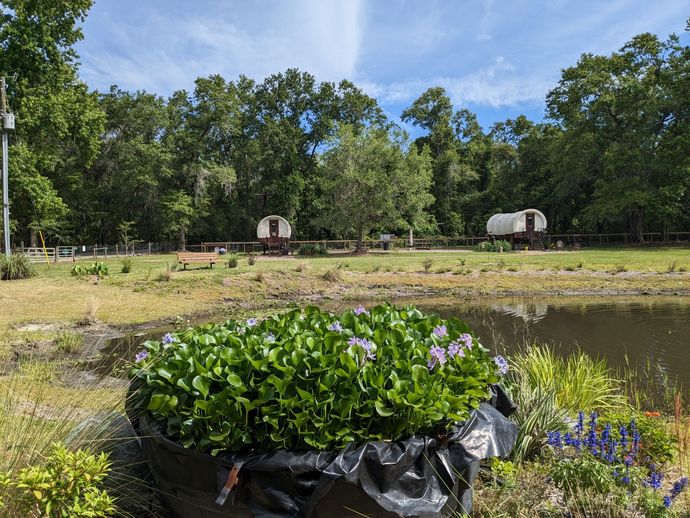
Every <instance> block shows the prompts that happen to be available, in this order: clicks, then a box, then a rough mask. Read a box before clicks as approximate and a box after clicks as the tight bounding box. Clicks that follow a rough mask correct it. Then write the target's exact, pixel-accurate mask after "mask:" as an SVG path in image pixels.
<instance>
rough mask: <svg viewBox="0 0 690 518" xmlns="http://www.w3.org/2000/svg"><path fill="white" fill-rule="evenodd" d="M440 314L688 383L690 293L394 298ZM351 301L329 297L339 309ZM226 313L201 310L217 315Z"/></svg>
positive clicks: (122, 345) (124, 351) (135, 339)
mask: <svg viewBox="0 0 690 518" xmlns="http://www.w3.org/2000/svg"><path fill="white" fill-rule="evenodd" d="M395 302H396V303H398V304H406V303H414V304H415V305H417V306H418V307H419V308H420V309H423V310H425V311H433V312H437V313H439V314H440V315H441V316H443V317H445V318H447V317H451V316H455V317H458V318H460V319H461V320H464V321H466V322H467V323H468V324H469V325H470V326H471V327H472V329H473V330H474V332H475V334H476V335H477V336H479V338H480V340H481V342H482V343H483V344H484V345H485V346H486V347H488V348H490V349H492V350H497V351H500V352H503V353H507V354H509V353H510V351H511V350H514V348H516V347H520V346H522V345H524V344H526V343H534V342H537V343H540V344H551V345H553V346H554V347H555V348H556V350H558V351H559V352H561V353H562V354H567V353H568V351H571V350H573V349H574V348H580V349H582V350H584V351H586V352H588V353H590V354H592V355H594V356H599V357H604V358H606V359H607V360H608V362H609V364H610V365H612V366H614V367H624V366H625V365H626V361H627V363H628V365H630V366H631V367H634V368H638V369H640V368H641V369H646V370H647V371H649V372H651V373H652V375H653V376H654V377H656V378H657V381H659V382H662V383H663V382H664V378H668V379H669V380H670V381H672V382H675V381H678V382H681V383H682V384H683V385H684V386H686V387H687V386H690V299H688V298H682V297H663V298H638V299H626V300H621V299H620V298H614V299H598V298H594V299H593V298H571V297H561V298H539V299H535V298H492V299H472V300H459V299H453V298H448V297H444V298H425V299H416V300H409V299H405V300H398V301H395ZM354 305H357V304H353V303H349V302H348V303H347V304H343V303H338V304H337V305H333V304H329V305H328V309H329V310H332V311H339V310H341V309H344V308H345V307H352V306H354ZM224 318H225V317H222V316H219V317H218V318H213V317H208V318H207V320H208V321H214V320H217V321H222V320H224ZM168 330H169V329H162V328H161V329H154V330H150V331H148V332H146V333H139V334H134V335H129V336H126V337H123V338H117V339H114V340H111V341H110V342H109V343H108V344H107V345H106V347H105V348H104V349H103V351H102V357H101V359H100V360H98V361H95V362H93V363H92V365H91V367H92V368H93V369H94V370H96V371H97V372H100V373H101V374H110V373H112V372H113V369H115V370H116V371H117V370H119V369H121V368H122V366H123V364H124V362H123V360H122V359H123V358H127V359H131V358H133V357H134V354H135V353H136V351H137V350H138V348H139V346H140V345H141V343H142V342H143V341H144V340H147V339H160V338H161V337H162V335H163V334H164V333H165V332H166V331H168ZM626 357H627V360H626Z"/></svg>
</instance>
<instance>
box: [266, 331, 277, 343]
mask: <svg viewBox="0 0 690 518" xmlns="http://www.w3.org/2000/svg"><path fill="white" fill-rule="evenodd" d="M266 341H267V342H268V343H269V344H272V343H274V342H275V341H276V337H275V335H274V334H273V333H268V335H267V336H266Z"/></svg>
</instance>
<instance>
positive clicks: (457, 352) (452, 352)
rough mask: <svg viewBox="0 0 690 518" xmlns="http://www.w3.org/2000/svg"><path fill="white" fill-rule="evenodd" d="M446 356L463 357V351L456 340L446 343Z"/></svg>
mask: <svg viewBox="0 0 690 518" xmlns="http://www.w3.org/2000/svg"><path fill="white" fill-rule="evenodd" d="M448 356H450V357H451V358H455V357H456V356H459V357H460V358H463V357H464V356H465V351H464V350H463V348H462V345H460V344H459V343H458V342H451V343H450V344H448Z"/></svg>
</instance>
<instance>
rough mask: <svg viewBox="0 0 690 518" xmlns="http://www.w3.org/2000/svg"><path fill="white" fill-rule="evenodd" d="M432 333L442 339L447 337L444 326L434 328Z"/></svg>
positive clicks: (446, 330)
mask: <svg viewBox="0 0 690 518" xmlns="http://www.w3.org/2000/svg"><path fill="white" fill-rule="evenodd" d="M433 333H434V334H435V335H436V336H438V337H439V338H443V337H444V336H447V335H448V329H446V326H436V327H435V328H434V331H433Z"/></svg>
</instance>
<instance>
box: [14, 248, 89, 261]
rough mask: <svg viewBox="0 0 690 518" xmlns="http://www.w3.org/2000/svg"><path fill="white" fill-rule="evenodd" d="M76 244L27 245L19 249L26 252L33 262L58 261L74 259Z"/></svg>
mask: <svg viewBox="0 0 690 518" xmlns="http://www.w3.org/2000/svg"><path fill="white" fill-rule="evenodd" d="M76 249H77V247H76V246H54V247H48V248H42V247H26V248H19V249H18V251H19V252H22V253H23V254H26V255H27V256H28V258H29V261H31V262H32V263H57V262H58V261H74V260H75V258H76Z"/></svg>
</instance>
